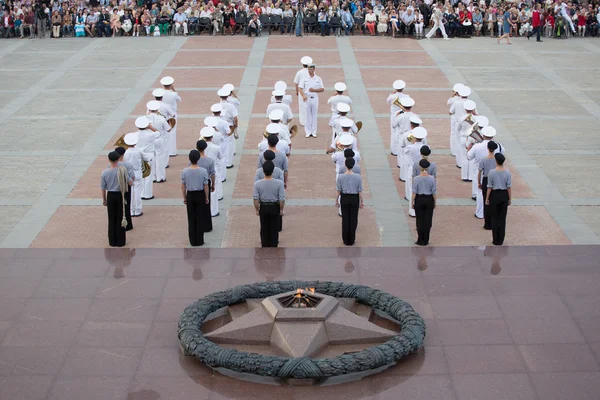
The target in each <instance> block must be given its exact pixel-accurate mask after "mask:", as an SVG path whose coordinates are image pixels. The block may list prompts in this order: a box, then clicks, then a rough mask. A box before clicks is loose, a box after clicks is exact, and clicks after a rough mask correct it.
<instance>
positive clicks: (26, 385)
mask: <svg viewBox="0 0 600 400" xmlns="http://www.w3.org/2000/svg"><path fill="white" fill-rule="evenodd" d="M51 386H52V377H51V376H19V377H15V376H13V377H10V378H9V379H7V381H6V382H5V383H4V384H2V385H0V398H2V399H11V400H44V399H45V398H46V395H47V394H48V391H49V390H50V387H51Z"/></svg>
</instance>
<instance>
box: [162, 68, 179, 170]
mask: <svg viewBox="0 0 600 400" xmlns="http://www.w3.org/2000/svg"><path fill="white" fill-rule="evenodd" d="M174 83H175V79H173V77H171V76H165V77H164V78H162V79H161V80H160V84H161V85H163V87H164V90H165V92H164V95H163V98H162V101H164V102H165V104H167V105H168V106H169V107H171V110H173V114H174V116H173V118H175V121H176V122H175V126H174V127H173V129H171V132H170V133H169V136H168V149H169V151H168V153H169V156H170V157H175V156H176V155H177V107H178V104H179V102H181V97H179V95H178V94H177V91H176V90H175V85H174ZM168 161H169V160H168V159H167V166H168Z"/></svg>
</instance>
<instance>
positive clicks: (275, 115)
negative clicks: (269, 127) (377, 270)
mask: <svg viewBox="0 0 600 400" xmlns="http://www.w3.org/2000/svg"><path fill="white" fill-rule="evenodd" d="M281 118H283V111H281V110H273V111H271V112H270V113H269V119H270V120H273V121H279V120H281Z"/></svg>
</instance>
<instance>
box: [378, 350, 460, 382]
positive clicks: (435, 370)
mask: <svg viewBox="0 0 600 400" xmlns="http://www.w3.org/2000/svg"><path fill="white" fill-rule="evenodd" d="M447 373H448V367H447V366H446V357H445V356H444V349H443V348H442V347H441V346H437V347H435V346H430V347H422V348H421V349H420V350H419V351H418V352H417V353H413V354H410V355H408V356H407V357H406V358H403V359H402V361H401V362H399V363H398V364H397V365H396V366H394V367H392V368H390V369H388V370H387V371H385V372H384V373H383V374H381V375H378V376H382V377H385V376H391V375H440V374H447Z"/></svg>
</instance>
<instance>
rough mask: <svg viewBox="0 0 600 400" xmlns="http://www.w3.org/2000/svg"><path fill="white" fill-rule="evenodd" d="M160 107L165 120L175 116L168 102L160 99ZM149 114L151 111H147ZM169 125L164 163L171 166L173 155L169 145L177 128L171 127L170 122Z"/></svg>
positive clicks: (159, 110)
mask: <svg viewBox="0 0 600 400" xmlns="http://www.w3.org/2000/svg"><path fill="white" fill-rule="evenodd" d="M159 103H160V108H159V109H158V113H159V114H160V115H162V117H163V118H164V119H165V121H168V120H169V118H171V117H173V118H174V117H175V111H173V108H172V107H171V106H169V105H168V104H167V103H165V102H164V101H160V102H159ZM147 114H150V112H147ZM167 125H168V126H169V129H170V131H169V133H168V134H167V139H166V143H167V151H166V152H165V153H164V157H163V159H164V161H163V162H164V164H165V166H166V167H168V166H169V156H170V155H171V153H170V150H171V148H170V147H169V146H171V141H172V139H171V135H173V131H174V130H175V127H173V128H171V125H169V123H168V122H167ZM175 126H177V124H175ZM175 147H177V145H175ZM174 154H177V148H175V153H174Z"/></svg>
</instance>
